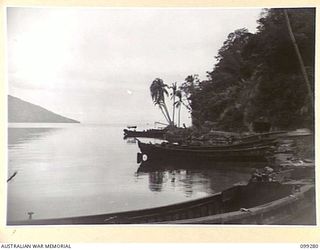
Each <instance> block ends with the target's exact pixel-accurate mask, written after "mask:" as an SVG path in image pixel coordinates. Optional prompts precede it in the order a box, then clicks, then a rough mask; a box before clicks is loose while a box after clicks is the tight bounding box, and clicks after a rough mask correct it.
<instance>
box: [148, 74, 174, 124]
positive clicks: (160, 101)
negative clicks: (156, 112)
mask: <svg viewBox="0 0 320 250" xmlns="http://www.w3.org/2000/svg"><path fill="white" fill-rule="evenodd" d="M167 87H168V86H167V85H166V84H164V82H163V80H162V79H160V78H156V79H154V80H153V82H152V83H151V86H150V94H151V98H152V100H153V103H154V105H158V107H159V108H160V110H161V112H162V114H163V116H164V117H165V119H166V120H167V122H168V123H169V124H172V121H171V118H170V114H169V112H168V108H167V105H166V102H165V95H167V96H168V91H167V89H166V88H167Z"/></svg>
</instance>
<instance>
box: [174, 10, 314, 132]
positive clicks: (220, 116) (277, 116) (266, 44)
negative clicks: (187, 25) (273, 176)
mask: <svg viewBox="0 0 320 250" xmlns="http://www.w3.org/2000/svg"><path fill="white" fill-rule="evenodd" d="M286 11H287V13H288V16H289V19H290V25H291V28H292V31H293V34H294V37H295V40H296V43H297V45H298V48H299V50H300V53H301V56H302V59H303V62H304V66H305V69H306V71H307V74H308V79H309V83H310V85H311V89H312V91H313V90H314V63H315V56H314V55H315V9H314V8H303V9H301V8H292V9H286ZM257 22H258V28H257V32H256V33H254V34H252V33H250V32H248V30H246V29H239V30H236V31H234V32H232V33H230V34H229V35H228V37H227V39H226V41H225V42H224V43H223V45H222V47H221V48H220V50H219V52H218V55H217V56H216V59H217V63H216V64H215V65H214V67H213V69H212V70H211V71H209V72H207V73H208V78H207V79H206V80H202V81H200V80H199V79H198V77H197V75H190V76H188V77H187V78H186V80H185V82H184V83H183V84H182V86H181V87H180V89H181V91H182V92H183V93H184V96H185V98H186V101H187V102H186V103H187V105H188V107H189V109H190V112H191V114H192V121H193V124H194V125H195V126H201V125H203V124H205V123H211V124H212V125H213V126H214V128H216V129H221V130H226V131H246V130H248V129H249V127H250V125H251V124H252V122H253V121H255V120H256V119H259V118H260V117H264V118H265V119H267V120H269V121H270V123H271V124H272V128H273V129H296V128H301V127H307V128H311V129H313V128H314V118H313V117H314V104H313V98H310V96H309V95H308V91H307V86H306V82H305V81H304V78H303V75H302V73H301V65H300V64H299V61H298V57H297V53H296V51H295V50H294V45H293V41H292V39H291V37H290V35H289V31H288V24H287V23H286V19H285V14H284V9H265V10H263V11H262V13H261V15H260V19H259V20H258V21H257ZM313 95H314V94H313Z"/></svg>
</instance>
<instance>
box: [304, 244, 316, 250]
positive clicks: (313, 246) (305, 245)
mask: <svg viewBox="0 0 320 250" xmlns="http://www.w3.org/2000/svg"><path fill="white" fill-rule="evenodd" d="M300 248H310V249H311V248H318V244H300Z"/></svg>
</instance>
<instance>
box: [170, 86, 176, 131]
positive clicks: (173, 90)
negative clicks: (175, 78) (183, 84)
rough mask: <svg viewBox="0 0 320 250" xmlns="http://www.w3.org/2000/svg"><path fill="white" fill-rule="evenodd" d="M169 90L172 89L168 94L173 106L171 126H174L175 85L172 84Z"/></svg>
mask: <svg viewBox="0 0 320 250" xmlns="http://www.w3.org/2000/svg"><path fill="white" fill-rule="evenodd" d="M170 88H171V89H172V93H171V94H170V95H171V96H172V99H173V101H172V102H173V105H172V124H173V125H174V115H175V108H176V104H175V102H176V92H177V83H176V82H175V83H172V84H171V86H170Z"/></svg>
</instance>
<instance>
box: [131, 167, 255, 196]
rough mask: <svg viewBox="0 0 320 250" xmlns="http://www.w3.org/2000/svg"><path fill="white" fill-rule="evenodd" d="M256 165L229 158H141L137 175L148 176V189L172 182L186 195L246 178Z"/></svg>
mask: <svg viewBox="0 0 320 250" xmlns="http://www.w3.org/2000/svg"><path fill="white" fill-rule="evenodd" d="M253 166H255V167H260V166H259V165H257V164H255V165H250V164H248V163H246V164H242V165H239V164H236V163H234V165H232V163H230V162H228V163H225V162H220V163H217V162H216V163H208V162H207V163H205V162H202V163H200V162H198V163H195V162H191V163H190V162H189V163H183V164H179V163H177V162H176V163H170V164H168V163H167V164H165V163H161V164H156V163H148V162H147V161H146V162H142V163H141V164H140V166H139V168H138V170H137V176H145V175H147V176H148V177H149V189H150V190H151V191H158V192H160V191H162V189H163V186H171V187H173V188H175V187H178V189H179V190H180V191H181V192H183V193H184V194H185V195H186V197H192V194H193V193H198V192H207V193H210V194H213V193H215V192H219V191H222V190H224V189H226V188H229V187H230V186H231V185H233V184H235V183H239V182H246V181H247V180H248V178H249V177H250V176H251V174H252V172H253V171H254V168H253Z"/></svg>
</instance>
